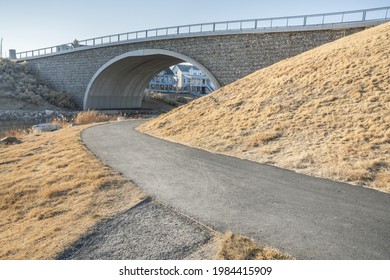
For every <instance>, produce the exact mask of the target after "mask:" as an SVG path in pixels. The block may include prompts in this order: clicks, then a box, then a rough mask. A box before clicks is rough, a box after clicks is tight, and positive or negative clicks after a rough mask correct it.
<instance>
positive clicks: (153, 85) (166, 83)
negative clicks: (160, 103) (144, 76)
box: [148, 68, 177, 92]
mask: <svg viewBox="0 0 390 280" xmlns="http://www.w3.org/2000/svg"><path fill="white" fill-rule="evenodd" d="M176 83H177V82H176V76H175V74H173V72H172V70H171V69H170V68H167V69H165V70H163V71H161V72H160V73H159V74H157V76H155V77H154V78H153V79H152V80H151V81H150V82H149V85H148V88H149V90H150V91H158V92H176Z"/></svg>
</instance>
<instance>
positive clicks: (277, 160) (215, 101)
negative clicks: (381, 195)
mask: <svg viewBox="0 0 390 280" xmlns="http://www.w3.org/2000/svg"><path fill="white" fill-rule="evenodd" d="M389 46H390V23H387V24H384V25H380V26H377V27H375V28H370V29H367V30H365V31H363V32H360V33H356V34H354V35H351V36H348V37H345V38H342V39H340V40H337V41H335V42H332V43H329V44H326V45H323V46H321V47H318V48H316V49H313V50H311V51H308V52H306V53H304V54H301V55H298V56H296V57H293V58H290V59H287V60H284V61H281V62H279V63H277V64H274V65H272V66H270V67H268V68H265V69H262V70H259V71H257V72H255V73H253V74H251V75H249V76H247V77H244V78H243V79H241V80H238V81H236V82H234V83H232V84H230V85H228V86H226V87H224V88H221V89H219V90H218V91H216V92H214V93H213V94H211V95H209V96H205V97H203V98H201V99H198V100H195V101H193V102H191V103H189V104H187V105H185V106H182V107H180V108H178V109H176V110H173V111H171V112H169V113H167V114H165V115H163V116H160V117H159V118H156V119H154V120H151V121H150V122H148V123H146V124H144V125H142V126H141V127H140V128H139V129H140V130H141V131H143V132H145V133H149V134H152V135H155V136H157V137H162V138H165V139H169V140H171V141H175V142H179V143H183V144H186V145H190V146H195V147H198V148H202V149H206V150H209V151H213V152H217V153H223V154H228V155H232V156H236V157H240V158H245V159H249V160H253V161H258V162H263V163H268V164H272V165H277V166H280V167H283V168H288V169H293V170H297V171H298V172H302V173H306V174H310V175H313V176H320V177H326V178H332V179H335V180H339V181H346V182H351V183H354V184H358V185H364V186H368V187H373V188H377V189H380V190H383V191H387V192H388V191H390V70H389V69H390V49H389Z"/></svg>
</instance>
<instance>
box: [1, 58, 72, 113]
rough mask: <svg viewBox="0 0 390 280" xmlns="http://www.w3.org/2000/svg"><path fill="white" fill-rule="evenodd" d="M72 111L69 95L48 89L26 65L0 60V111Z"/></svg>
mask: <svg viewBox="0 0 390 280" xmlns="http://www.w3.org/2000/svg"><path fill="white" fill-rule="evenodd" d="M58 107H59V108H67V109H73V108H76V107H77V105H76V104H75V103H74V102H73V100H72V99H71V98H70V96H69V95H67V94H66V93H63V92H56V91H53V90H52V89H50V88H49V87H48V86H47V85H46V84H45V83H44V82H43V81H42V80H40V79H39V78H38V77H36V76H35V75H34V73H33V72H32V71H31V69H30V67H29V66H28V64H27V63H15V62H12V61H10V60H8V59H2V58H0V110H15V109H25V110H34V109H58Z"/></svg>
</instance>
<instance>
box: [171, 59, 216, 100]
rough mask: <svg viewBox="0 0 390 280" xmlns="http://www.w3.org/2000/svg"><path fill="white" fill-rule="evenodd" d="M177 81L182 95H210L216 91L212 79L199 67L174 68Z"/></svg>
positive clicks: (183, 65)
mask: <svg viewBox="0 0 390 280" xmlns="http://www.w3.org/2000/svg"><path fill="white" fill-rule="evenodd" d="M172 71H173V73H174V74H175V76H176V79H177V90H178V92H181V93H190V94H196V95H200V94H208V93H211V92H213V91H214V85H213V84H212V83H211V81H210V79H209V78H208V77H207V76H206V75H205V74H204V73H203V72H202V71H201V70H200V69H199V68H197V67H195V66H193V65H188V64H178V65H175V66H174V67H173V68H172Z"/></svg>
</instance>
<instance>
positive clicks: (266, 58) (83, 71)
mask: <svg viewBox="0 0 390 280" xmlns="http://www.w3.org/2000/svg"><path fill="white" fill-rule="evenodd" d="M361 30H363V28H353V29H341V30H320V31H301V32H280V33H279V32H276V33H253V34H236V35H220V36H208V37H194V38H177V39H166V40H158V41H147V42H139V43H129V44H124V45H117V46H110V47H100V48H95V49H88V50H83V51H78V52H71V53H64V54H61V55H55V56H48V57H42V58H34V59H29V60H28V63H29V64H30V65H31V66H32V68H33V69H34V71H35V72H36V73H37V74H38V75H39V76H40V78H42V79H44V80H45V81H46V82H47V83H48V84H49V86H51V87H52V88H53V89H55V90H59V91H65V92H68V93H69V94H71V95H72V96H73V97H74V99H75V100H76V101H77V102H78V104H79V105H80V107H82V103H83V98H84V94H85V91H86V88H87V86H88V83H89V82H90V80H91V78H92V77H93V75H94V74H95V73H96V72H97V70H98V69H99V68H100V67H101V66H102V65H104V64H105V63H106V62H108V61H109V60H111V59H112V58H114V57H117V56H119V55H121V54H123V53H126V52H129V51H133V50H139V49H165V50H170V51H174V52H178V53H181V54H184V55H186V56H188V57H191V58H193V59H194V60H196V61H197V62H199V63H200V64H202V65H203V66H205V67H206V68H207V69H208V70H209V71H210V72H211V73H212V74H213V75H214V76H215V78H216V79H217V80H218V81H219V83H220V84H221V86H224V85H227V84H229V83H231V82H234V81H236V80H238V79H240V78H242V77H244V76H246V75H248V74H250V73H253V72H254V71H256V70H259V69H261V68H264V67H267V66H269V65H272V64H274V63H276V62H278V61H281V60H283V59H286V58H289V57H292V56H295V55H298V54H300V53H302V52H305V51H307V50H310V49H312V48H315V47H317V46H320V45H322V44H325V43H328V42H331V41H334V40H336V39H339V38H341V37H344V36H347V35H350V34H352V33H355V32H358V31H361Z"/></svg>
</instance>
